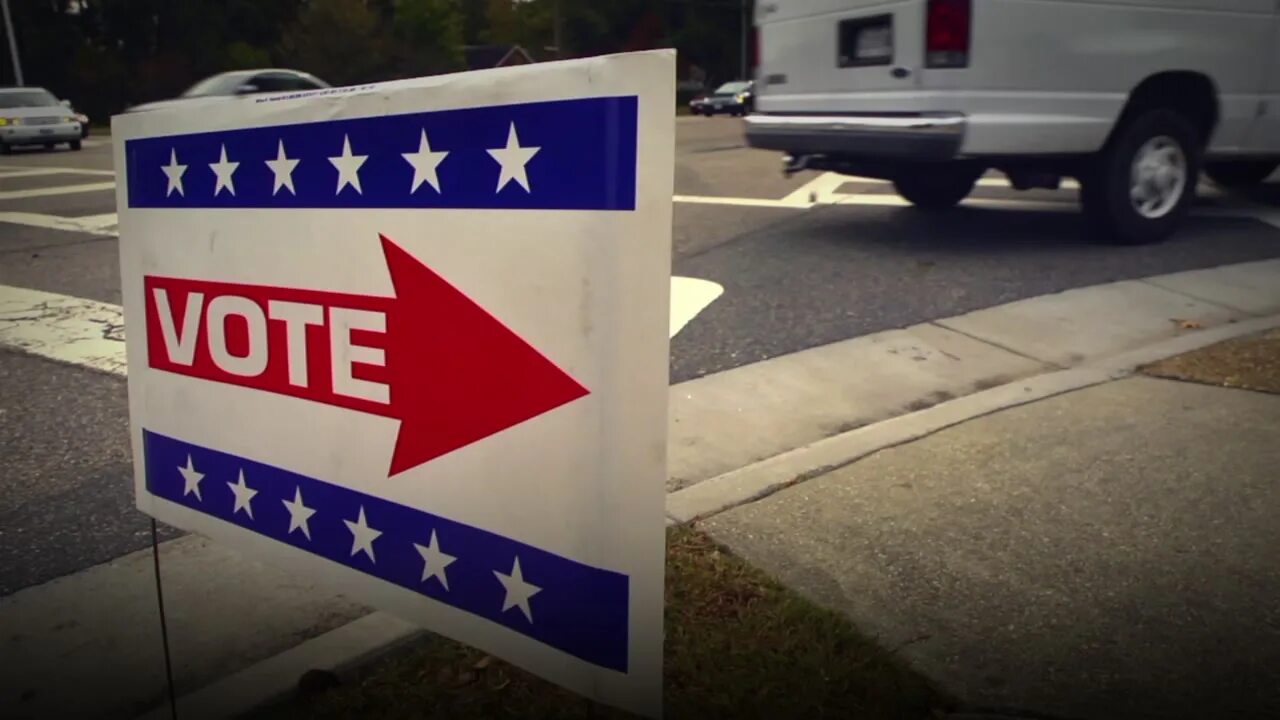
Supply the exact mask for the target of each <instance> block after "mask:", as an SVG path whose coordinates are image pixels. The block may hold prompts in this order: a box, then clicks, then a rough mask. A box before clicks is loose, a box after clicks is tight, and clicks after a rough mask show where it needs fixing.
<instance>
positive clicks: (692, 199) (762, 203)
mask: <svg viewBox="0 0 1280 720" xmlns="http://www.w3.org/2000/svg"><path fill="white" fill-rule="evenodd" d="M671 199H672V200H673V201H675V202H678V203H695V204H699V205H739V206H743V205H745V206H750V207H769V208H784V209H789V210H807V209H808V207H809V206H808V205H805V206H797V205H794V204H792V203H788V202H786V201H785V200H769V199H768V198H736V197H716V196H709V195H675V196H673V197H672V198H671Z"/></svg>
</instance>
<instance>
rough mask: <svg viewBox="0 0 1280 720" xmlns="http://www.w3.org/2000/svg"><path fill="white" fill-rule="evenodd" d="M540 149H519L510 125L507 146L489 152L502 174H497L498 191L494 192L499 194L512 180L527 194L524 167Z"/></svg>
mask: <svg viewBox="0 0 1280 720" xmlns="http://www.w3.org/2000/svg"><path fill="white" fill-rule="evenodd" d="M541 149H542V148H540V147H520V138H519V137H517V136H516V124H515V123H511V129H510V130H508V131H507V146H506V147H504V148H494V149H492V150H489V154H490V155H492V156H493V159H494V160H497V161H498V164H499V165H501V166H502V172H501V173H499V174H498V189H497V190H495V191H494V192H501V190H502V188H504V187H506V186H507V183H509V182H511V181H512V180H515V181H516V182H518V183H520V187H522V188H524V191H525V192H529V176H528V175H526V174H525V171H524V166H525V165H527V164H528V163H529V161H530V160H531V159H533V156H534V155H537V154H538V151H539V150H541Z"/></svg>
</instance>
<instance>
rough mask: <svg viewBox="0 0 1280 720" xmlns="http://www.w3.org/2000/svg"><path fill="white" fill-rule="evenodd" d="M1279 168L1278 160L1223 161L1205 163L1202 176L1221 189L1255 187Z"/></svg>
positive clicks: (1279, 161) (1279, 162)
mask: <svg viewBox="0 0 1280 720" xmlns="http://www.w3.org/2000/svg"><path fill="white" fill-rule="evenodd" d="M1278 167H1280V160H1224V161H1220V162H1211V163H1205V166H1204V174H1205V175H1208V176H1209V179H1210V180H1212V181H1214V182H1215V183H1217V184H1219V185H1221V186H1222V187H1228V188H1236V187H1249V186H1252V185H1257V184H1258V183H1261V182H1262V181H1263V180H1266V179H1267V177H1269V176H1270V175H1271V173H1273V172H1275V171H1276V168H1278Z"/></svg>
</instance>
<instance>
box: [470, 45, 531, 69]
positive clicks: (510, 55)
mask: <svg viewBox="0 0 1280 720" xmlns="http://www.w3.org/2000/svg"><path fill="white" fill-rule="evenodd" d="M462 53H463V55H464V56H465V58H466V61H467V67H468V68H470V69H472V70H484V69H486V68H495V67H501V66H503V65H507V64H510V63H511V62H512V61H513V60H514V61H516V62H517V63H520V64H523V63H531V62H533V61H534V60H533V57H532V56H531V55H529V53H528V51H527V50H525V49H524V48H522V47H520V46H519V45H468V46H466V47H465V48H463V49H462Z"/></svg>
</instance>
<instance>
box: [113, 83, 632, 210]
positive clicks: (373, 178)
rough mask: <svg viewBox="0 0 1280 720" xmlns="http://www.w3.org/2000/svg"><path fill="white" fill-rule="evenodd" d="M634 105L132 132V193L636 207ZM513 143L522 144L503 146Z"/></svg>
mask: <svg viewBox="0 0 1280 720" xmlns="http://www.w3.org/2000/svg"><path fill="white" fill-rule="evenodd" d="M637 108H638V102H637V99H636V98H635V97H634V96H626V97H601V98H581V99H575V100H557V101H549V102H536V103H523V104H519V105H499V106H491V107H477V108H465V109H459V110H441V111H435V112H423V113H411V114H403V115H384V116H379V117H366V118H355V119H349V120H329V121H320V122H310V123H301V124H295V125H278V126H272V127H255V128H245V129H239V130H225V131H219V132H204V133H194V134H187V135H168V136H161V137H150V138H140V139H135V140H129V141H127V142H126V143H125V156H126V163H127V166H128V202H129V207H135V208H282V209H288V208H474V209H540V210H634V209H635V205H636V123H637V117H636V113H637ZM512 128H514V135H513V131H512ZM424 133H425V134H426V137H427V148H429V150H430V152H431V153H441V152H444V153H448V154H447V155H444V156H443V159H441V160H440V161H439V163H438V164H435V163H434V160H433V159H432V158H431V156H418V153H420V152H421V151H423V150H424V148H423V145H422V136H423V134H424ZM513 141H514V142H513ZM512 147H514V148H515V149H517V150H519V149H525V150H526V151H525V152H524V153H520V152H514V153H511V152H508V153H505V154H504V153H503V152H502V151H503V150H504V149H507V148H512ZM281 148H283V154H282V151H281ZM348 148H349V149H348ZM529 148H537V150H536V151H535V152H532V153H529V152H528V150H527V149H529ZM224 149H225V159H224V154H223V151H224ZM490 150H495V151H498V154H497V156H495V155H494V154H491V153H490V152H489V151H490ZM406 154H409V155H412V156H415V158H414V159H415V160H417V161H418V164H419V167H423V168H426V169H427V172H426V174H423V173H422V172H421V171H420V170H417V169H415V165H414V160H411V159H407V158H406V157H405V155H406ZM360 157H363V158H364V160H363V162H361V161H360V160H359V159H358V158H360ZM437 157H439V156H437ZM348 158H354V159H348ZM419 158H421V159H419ZM500 158H501V159H500ZM281 159H283V160H285V161H290V160H296V161H297V163H296V164H292V166H291V167H290V165H291V163H289V162H284V163H277V162H276V161H278V160H281ZM268 161H272V162H273V164H274V166H275V167H274V169H273V167H272V165H268ZM232 164H234V167H233V166H232ZM339 165H341V166H343V167H346V168H348V170H347V171H346V172H345V173H343V172H340V170H339ZM433 165H434V167H432V166H433ZM356 166H358V167H356ZM166 168H169V169H168V170H166ZM432 169H434V172H435V180H436V182H434V183H433V182H431V181H430V180H431V178H430V177H429V174H430V171H431V170H432ZM174 178H176V179H174ZM522 181H523V182H522ZM526 186H527V187H526ZM437 187H438V188H439V189H438V190H437Z"/></svg>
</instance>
